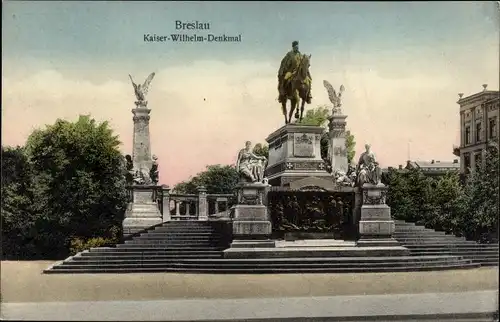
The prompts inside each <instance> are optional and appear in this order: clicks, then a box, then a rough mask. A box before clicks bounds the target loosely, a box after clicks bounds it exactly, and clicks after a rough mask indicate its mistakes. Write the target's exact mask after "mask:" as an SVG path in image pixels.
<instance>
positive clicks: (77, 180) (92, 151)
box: [25, 116, 127, 254]
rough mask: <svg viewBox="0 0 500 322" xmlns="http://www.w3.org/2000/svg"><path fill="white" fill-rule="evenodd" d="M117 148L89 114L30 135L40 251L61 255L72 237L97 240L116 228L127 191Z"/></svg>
mask: <svg viewBox="0 0 500 322" xmlns="http://www.w3.org/2000/svg"><path fill="white" fill-rule="evenodd" d="M119 144H120V141H119V140H118V137H117V136H114V135H113V131H112V130H111V129H110V128H109V127H108V123H107V122H103V123H101V124H97V123H96V121H95V120H94V119H91V118H90V117H89V116H80V117H79V119H78V121H76V122H75V123H71V122H68V121H64V120H57V121H56V122H55V124H54V125H50V126H47V128H46V129H44V130H35V131H34V132H33V133H32V134H31V135H30V136H29V138H28V140H27V143H26V147H25V150H26V156H27V159H28V162H29V163H30V167H31V171H32V175H33V182H32V184H33V187H34V191H35V193H36V196H35V197H34V198H35V200H36V201H37V202H36V205H35V207H34V209H32V211H33V213H37V214H40V218H41V220H39V221H38V222H37V225H38V226H37V228H36V233H37V237H36V238H37V242H38V244H39V245H40V249H44V250H45V251H47V252H51V251H52V253H58V254H61V253H63V252H64V251H67V249H68V245H69V242H70V240H71V238H73V237H76V236H77V237H83V238H91V237H102V236H106V234H108V232H109V230H110V229H111V228H112V227H116V226H118V227H121V222H122V220H123V214H124V211H125V208H126V203H127V192H126V189H125V176H124V172H125V169H124V166H125V160H124V158H123V156H122V155H121V153H120V151H119V150H118V147H119Z"/></svg>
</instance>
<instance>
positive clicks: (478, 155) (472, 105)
mask: <svg viewBox="0 0 500 322" xmlns="http://www.w3.org/2000/svg"><path fill="white" fill-rule="evenodd" d="M486 88H487V85H483V91H481V92H479V93H476V94H473V95H470V96H467V97H462V96H463V94H459V97H460V99H459V100H458V102H457V104H459V105H460V146H459V147H454V149H453V150H454V153H455V154H456V155H459V156H460V173H462V174H467V173H469V171H474V170H475V169H476V166H477V165H479V164H481V163H482V162H483V160H484V152H485V150H486V146H487V144H488V142H489V141H490V140H491V139H495V138H498V121H499V117H500V116H499V111H500V109H499V103H500V92H499V91H489V90H487V89H486Z"/></svg>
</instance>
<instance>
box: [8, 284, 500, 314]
mask: <svg viewBox="0 0 500 322" xmlns="http://www.w3.org/2000/svg"><path fill="white" fill-rule="evenodd" d="M497 298H498V292H497V291H478V292H468V293H431V294H429V293H424V294H391V295H357V296H334V297H302V298H300V297H299V298H298V297H294V298H267V299H223V300H220V299H219V300H214V299H210V300H162V301H104V302H69V303H68V302H52V303H40V302H38V303H3V304H1V312H2V313H1V317H2V319H8V320H11V319H12V320H22V319H23V320H24V319H26V320H39V321H40V320H49V321H54V320H62V321H83V320H85V321H103V320H107V321H134V320H135V321H141V320H143V321H144V320H147V321H165V320H168V321H207V320H208V321H245V320H246V321H249V320H251V321H255V319H257V321H273V322H274V321H294V322H298V321H301V322H305V321H395V320H396V321H454V322H459V321H493V312H494V311H495V310H497V308H498V301H497ZM431 317H432V318H433V319H431ZM463 318H467V319H463Z"/></svg>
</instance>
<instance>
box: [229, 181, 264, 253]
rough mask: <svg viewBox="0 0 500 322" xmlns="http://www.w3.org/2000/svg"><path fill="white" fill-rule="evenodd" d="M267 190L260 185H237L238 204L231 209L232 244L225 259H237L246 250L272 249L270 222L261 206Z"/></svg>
mask: <svg viewBox="0 0 500 322" xmlns="http://www.w3.org/2000/svg"><path fill="white" fill-rule="evenodd" d="M267 188H268V185H266V184H262V183H251V184H250V183H244V184H240V185H238V187H237V191H236V193H237V200H238V204H236V205H235V206H233V207H232V208H231V218H232V230H233V242H232V243H231V246H230V248H229V249H228V250H226V252H225V253H226V256H227V257H231V256H236V257H237V256H238V255H237V253H239V252H241V251H244V250H248V249H254V248H262V247H264V248H269V247H274V241H273V240H270V239H269V237H270V236H271V233H272V225H271V221H270V220H269V214H268V213H267V207H266V206H265V205H264V204H263V200H264V198H265V193H266V190H267Z"/></svg>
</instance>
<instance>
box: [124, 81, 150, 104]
mask: <svg viewBox="0 0 500 322" xmlns="http://www.w3.org/2000/svg"><path fill="white" fill-rule="evenodd" d="M128 76H129V77H130V81H131V82H132V85H133V86H134V91H135V97H136V98H137V102H136V103H137V104H138V105H141V106H145V105H146V104H147V102H146V95H147V94H148V89H149V84H151V81H152V80H153V78H154V77H155V73H151V74H150V75H149V76H148V78H146V80H145V81H144V84H142V85H141V84H139V85H137V84H136V83H134V80H133V79H132V76H130V74H129V75H128Z"/></svg>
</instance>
